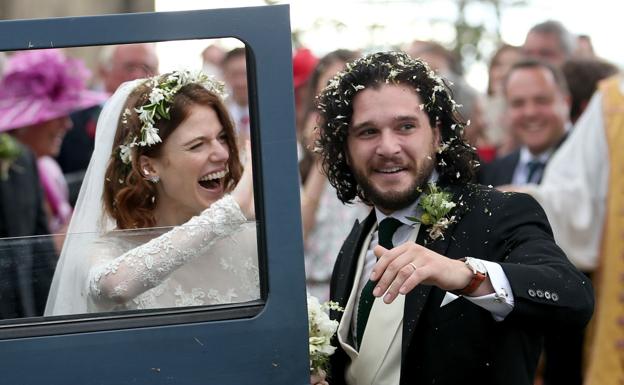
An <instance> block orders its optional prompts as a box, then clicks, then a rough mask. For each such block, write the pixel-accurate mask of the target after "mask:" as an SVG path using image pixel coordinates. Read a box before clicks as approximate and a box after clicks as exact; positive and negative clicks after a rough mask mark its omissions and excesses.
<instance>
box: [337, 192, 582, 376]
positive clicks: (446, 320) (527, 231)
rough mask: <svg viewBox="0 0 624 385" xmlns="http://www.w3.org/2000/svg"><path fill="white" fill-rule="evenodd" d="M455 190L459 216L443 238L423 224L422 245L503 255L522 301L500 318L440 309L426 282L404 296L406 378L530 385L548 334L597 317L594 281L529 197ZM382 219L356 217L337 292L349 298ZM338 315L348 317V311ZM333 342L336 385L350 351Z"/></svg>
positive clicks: (465, 307)
mask: <svg viewBox="0 0 624 385" xmlns="http://www.w3.org/2000/svg"><path fill="white" fill-rule="evenodd" d="M442 187H443V186H442ZM447 189H449V190H450V191H452V192H453V196H454V201H455V202H457V203H459V202H461V204H459V205H458V206H457V207H456V208H455V209H454V211H453V212H452V213H451V214H450V215H456V217H457V219H458V222H457V223H455V224H453V225H451V227H449V228H448V229H447V230H446V231H445V234H444V235H445V238H444V239H437V240H435V241H431V240H430V239H429V238H428V236H427V234H426V228H421V230H420V232H419V235H418V238H417V243H419V244H423V245H425V246H426V247H427V248H429V249H431V250H434V251H436V252H438V253H440V254H442V255H445V256H447V257H449V258H453V259H459V258H462V257H466V256H472V257H476V258H480V259H485V260H489V261H495V262H497V263H499V264H500V265H501V266H502V268H503V271H504V272H505V275H506V276H507V278H508V280H509V282H510V284H511V288H512V291H513V296H514V299H515V305H514V308H513V311H512V312H511V313H510V314H509V315H508V316H507V317H506V318H505V320H503V321H502V322H496V321H495V320H494V319H493V317H492V315H491V313H490V312H489V311H487V310H485V309H483V308H481V307H479V306H477V305H475V304H473V303H471V302H469V301H467V300H465V299H464V298H459V299H457V300H455V301H453V302H451V303H449V304H447V305H446V306H444V307H440V304H441V302H442V299H443V297H444V295H445V292H444V291H443V290H441V289H439V288H437V287H432V286H428V285H419V286H417V287H416V288H415V289H414V290H413V291H412V292H410V293H408V294H407V296H406V300H405V310H404V319H403V340H402V349H403V354H402V365H401V384H403V385H407V384H437V385H457V384H462V385H463V384H475V385H477V384H479V385H483V384H492V385H494V384H497V385H500V384H512V385H514V384H517V385H531V384H532V383H533V378H534V374H535V369H536V366H537V361H538V358H539V355H540V352H541V348H542V340H543V336H544V334H545V333H547V332H548V331H549V330H553V329H556V328H559V327H561V326H562V325H566V326H570V327H575V328H582V327H583V326H584V325H585V324H586V323H587V322H588V321H589V319H590V317H591V315H592V312H593V304H594V299H593V290H592V287H591V284H590V283H589V281H588V280H587V279H586V278H585V277H584V276H583V275H582V274H581V273H580V272H578V271H577V270H576V269H575V268H574V266H572V265H571V264H570V262H569V261H568V259H567V258H566V256H565V254H564V253H563V251H562V250H561V249H560V248H559V247H558V246H557V245H556V244H555V242H554V240H553V236H552V231H551V229H550V226H549V224H548V221H547V219H546V215H545V213H544V211H543V210H542V209H541V207H540V206H539V204H538V203H537V202H536V201H535V200H534V199H533V198H531V197H530V196H528V195H525V194H511V193H501V192H498V191H496V190H492V189H488V188H485V187H483V186H478V185H468V186H447ZM374 223H375V218H374V213H371V215H369V217H368V218H367V219H366V220H365V221H364V222H363V223H356V224H355V225H354V227H353V229H352V231H351V234H350V235H349V237H348V238H347V239H346V240H345V242H344V245H343V247H342V250H341V251H340V254H339V256H338V259H337V261H336V264H335V267H334V272H333V276H332V280H331V294H330V297H331V299H332V300H334V301H337V302H338V303H339V304H340V305H342V306H345V305H346V302H347V300H348V298H349V294H350V293H351V290H352V288H353V285H354V282H353V281H354V276H355V268H356V264H357V256H358V252H359V250H360V249H361V248H362V247H367V245H364V244H363V243H364V238H365V235H366V233H367V231H369V230H370V228H371V226H373V224H374ZM356 286H357V285H356ZM547 292H548V294H545V293H547ZM331 315H332V318H334V319H338V320H340V318H341V315H342V314H341V313H339V312H332V314H331ZM334 343H335V344H336V346H338V349H337V351H336V353H335V354H334V355H333V356H332V357H331V379H330V383H331V384H344V371H345V367H346V365H347V364H348V361H349V357H348V355H347V354H346V353H345V352H344V351H343V350H341V348H340V346H339V344H337V341H334Z"/></svg>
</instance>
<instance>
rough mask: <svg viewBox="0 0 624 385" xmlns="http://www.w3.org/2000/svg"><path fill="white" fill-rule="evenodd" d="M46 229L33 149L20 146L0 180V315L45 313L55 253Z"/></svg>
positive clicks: (28, 315) (19, 315) (16, 315)
mask: <svg viewBox="0 0 624 385" xmlns="http://www.w3.org/2000/svg"><path fill="white" fill-rule="evenodd" d="M46 234H48V228H47V220H46V214H45V211H44V209H43V193H42V189H41V185H40V183H39V175H38V171H37V163H36V160H35V157H34V156H33V154H32V153H31V152H30V151H29V150H28V149H26V148H25V147H22V151H21V154H20V156H19V158H18V159H16V161H15V162H14V163H13V165H12V167H11V169H10V171H9V176H8V179H7V180H0V237H2V238H3V239H0V318H2V319H4V318H17V317H31V316H38V315H42V314H43V310H44V307H45V302H46V300H47V297H48V290H49V287H50V283H51V281H52V276H53V275H54V268H55V264H56V259H57V256H56V253H55V250H54V245H53V243H52V241H51V239H50V238H49V237H45V238H42V237H31V238H23V237H25V236H32V235H46Z"/></svg>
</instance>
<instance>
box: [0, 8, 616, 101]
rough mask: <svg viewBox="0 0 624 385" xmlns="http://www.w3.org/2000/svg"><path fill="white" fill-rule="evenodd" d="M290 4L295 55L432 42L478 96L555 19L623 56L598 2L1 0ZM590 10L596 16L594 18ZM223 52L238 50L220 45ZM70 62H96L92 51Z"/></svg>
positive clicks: (175, 51)
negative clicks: (303, 50)
mask: <svg viewBox="0 0 624 385" xmlns="http://www.w3.org/2000/svg"><path fill="white" fill-rule="evenodd" d="M267 4H289V5H290V13H291V28H292V39H293V48H294V49H296V48H298V47H301V46H303V47H307V48H309V49H310V50H311V51H312V52H314V54H315V55H317V56H319V57H320V56H323V55H324V54H326V53H328V52H331V51H333V50H335V49H338V48H349V49H353V50H359V51H362V52H370V51H374V50H380V49H390V48H401V47H403V48H404V47H406V46H407V45H409V44H410V43H411V42H412V41H413V40H416V39H417V40H435V41H436V42H438V43H440V44H442V45H443V46H444V47H445V48H447V49H449V50H451V51H452V52H453V53H454V54H455V55H456V57H458V58H459V63H460V66H461V67H460V68H457V69H456V70H457V71H460V72H461V73H463V75H464V77H465V79H466V81H467V82H468V83H469V84H470V85H471V86H473V87H474V88H476V89H477V90H478V91H481V92H485V90H486V87H487V62H488V60H489V58H490V57H491V56H492V54H493V53H494V51H495V50H496V48H497V47H499V46H500V44H501V43H502V42H504V43H508V44H512V45H522V43H523V41H524V38H525V36H526V34H527V32H528V30H529V29H530V28H531V27H532V26H533V25H535V24H537V23H539V22H542V21H544V20H548V19H554V20H558V21H560V22H561V23H563V25H565V26H566V28H568V29H569V30H570V32H572V33H574V34H577V35H586V36H588V37H589V38H590V40H591V42H592V44H593V47H594V50H595V52H596V55H597V56H599V57H601V58H604V59H606V60H608V61H610V62H612V63H614V64H616V65H618V66H620V67H621V66H622V65H623V64H624V51H623V50H621V49H619V46H618V45H617V44H613V43H612V41H613V40H612V39H611V38H610V37H609V33H613V31H614V26H617V25H618V23H619V22H620V20H619V18H620V15H621V12H619V11H620V10H621V9H622V8H624V3H621V2H613V1H608V0H594V1H592V2H591V6H590V5H589V3H588V2H586V1H576V0H573V1H566V0H548V1H543V0H340V1H334V0H316V1H309V0H290V1H283V0H175V1H172V0H109V1H95V0H90V1H85V0H47V1H45V2H41V1H36V0H4V1H2V2H0V19H25V18H26V19H28V18H45V17H63V16H84V15H99V14H112V13H126V12H150V11H161V12H168V11H179V10H191V9H210V8H225V7H248V6H262V5H267ZM589 8H591V9H592V13H593V14H595V15H597V16H590V15H589V12H588V10H589ZM221 45H223V46H224V48H233V47H234V46H236V45H240V43H238V42H236V41H230V42H227V41H223V42H222V43H221ZM203 48H205V43H200V42H192V41H190V42H177V43H176V44H171V43H170V44H166V43H162V44H160V45H159V47H158V55H159V59H160V69H161V71H162V72H166V71H169V70H172V69H175V68H180V67H187V68H188V67H196V68H201V65H202V61H201V58H200V56H199V55H198V51H199V52H201V50H202V49H203ZM72 54H73V55H77V56H80V57H81V58H83V59H84V60H86V62H87V64H88V65H89V66H93V64H94V63H95V59H94V55H93V53H92V50H91V51H89V50H88V49H77V50H75V51H74V52H72Z"/></svg>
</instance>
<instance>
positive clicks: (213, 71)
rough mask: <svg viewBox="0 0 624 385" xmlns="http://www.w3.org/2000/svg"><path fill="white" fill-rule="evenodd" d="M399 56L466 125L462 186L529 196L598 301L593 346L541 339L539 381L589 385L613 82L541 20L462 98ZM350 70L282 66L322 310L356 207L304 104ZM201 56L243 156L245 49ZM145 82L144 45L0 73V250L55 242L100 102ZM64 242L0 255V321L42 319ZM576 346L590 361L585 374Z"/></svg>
mask: <svg viewBox="0 0 624 385" xmlns="http://www.w3.org/2000/svg"><path fill="white" fill-rule="evenodd" d="M402 49H403V50H404V51H405V52H407V53H408V54H409V55H411V56H412V57H414V58H421V59H423V60H424V61H426V62H427V63H428V64H429V66H430V68H431V69H432V70H433V71H435V72H436V73H437V74H438V75H440V76H442V77H443V78H445V79H447V80H448V81H449V84H450V88H451V90H452V91H453V95H454V98H455V100H456V101H457V103H458V104H459V105H460V107H459V111H460V113H461V114H462V115H463V116H464V117H465V118H466V119H467V120H469V121H470V124H469V125H468V126H467V127H466V130H465V137H464V139H465V140H466V141H467V142H468V143H469V144H470V145H471V146H473V147H475V148H476V150H477V153H478V155H479V161H480V163H481V167H480V168H479V169H478V174H477V177H476V180H475V181H474V182H476V183H482V184H485V185H492V186H494V187H498V188H500V189H502V190H505V191H523V192H528V193H530V194H532V195H534V196H535V197H536V199H537V200H538V201H539V202H540V203H541V204H542V206H543V207H544V209H545V211H546V213H547V215H548V216H549V220H550V221H551V223H552V224H553V230H554V234H555V239H556V240H557V241H558V242H559V244H560V246H561V247H562V248H563V249H564V251H566V254H567V255H568V257H569V258H570V260H571V261H572V263H574V264H575V265H576V267H577V268H578V269H580V270H581V271H583V272H584V273H585V274H586V275H587V277H588V279H592V280H593V281H594V284H595V285H596V287H597V289H598V293H599V295H600V297H598V298H597V301H596V303H597V308H596V315H595V316H594V322H593V324H592V326H591V327H593V329H592V330H593V334H592V336H594V338H593V339H592V340H591V341H589V340H588V339H586V338H585V337H584V331H580V330H556V331H551V332H549V333H548V334H547V337H546V339H545V349H544V355H543V365H542V366H543V369H542V374H541V376H540V379H543V382H544V384H581V383H583V373H587V374H588V376H587V378H586V380H587V381H595V382H589V383H596V384H600V383H604V382H601V380H600V378H601V377H600V376H602V375H605V373H608V372H609V370H608V369H604V367H602V366H599V364H598V363H597V362H605V361H604V360H608V358H607V357H610V359H611V360H616V359H617V356H618V354H622V352H621V349H623V348H624V343H623V341H624V329H623V328H622V326H621V318H620V316H622V315H624V301H622V300H621V298H622V296H621V294H620V293H621V288H620V286H621V284H622V283H621V282H622V279H621V277H622V276H624V275H621V274H622V273H624V262H622V258H621V256H622V253H623V252H624V250H623V247H622V244H624V241H622V238H621V234H620V233H616V232H617V231H618V229H621V226H618V224H622V223H621V222H622V219H621V218H622V214H621V210H622V207H624V206H623V205H624V202H623V200H622V198H621V197H618V196H617V191H619V192H620V193H621V186H623V185H624V184H623V183H624V182H623V181H622V176H621V174H622V171H621V165H622V164H624V163H622V159H621V155H619V154H621V150H620V149H618V147H616V146H615V144H617V143H619V144H620V145H621V144H622V143H621V142H622V137H624V135H622V134H623V133H624V127H623V125H624V119H622V118H621V117H622V110H624V108H623V107H622V106H624V96H623V94H624V87H622V82H621V80H620V78H619V77H618V71H619V69H618V68H617V67H616V66H615V65H613V64H611V63H608V62H607V61H605V60H603V59H601V58H599V57H598V56H596V54H595V53H594V52H593V49H592V48H591V41H590V40H589V37H587V36H575V35H573V34H572V33H570V32H569V31H568V30H567V29H566V28H565V27H564V26H563V25H562V24H560V23H558V22H556V21H546V22H543V23H540V24H538V25H536V26H534V27H533V28H531V29H530V30H529V32H528V33H527V35H526V39H525V41H524V44H523V45H522V46H513V45H509V44H502V45H501V46H500V47H499V48H498V50H496V52H495V53H494V54H493V55H492V57H491V60H490V62H489V72H488V75H489V79H488V86H487V91H486V93H484V94H480V93H479V92H477V91H476V90H475V89H473V88H472V87H471V86H470V85H468V83H467V82H466V81H465V80H464V79H463V77H462V69H461V63H459V62H458V60H457V58H455V56H454V55H453V54H452V52H451V51H449V50H447V49H446V48H445V47H444V46H443V45H441V44H439V43H437V42H434V41H422V40H416V41H413V42H412V43H410V44H409V45H407V46H405V47H402ZM361 56H362V53H361V52H359V51H357V50H349V49H340V50H336V51H333V52H330V53H328V54H326V55H324V56H321V55H317V54H316V53H314V52H312V51H310V50H309V49H306V48H299V49H296V50H295V51H294V53H293V79H294V87H295V90H294V94H295V106H296V122H295V125H296V132H297V138H298V154H299V165H300V181H301V190H300V191H301V211H302V222H303V229H302V231H303V239H304V252H305V266H306V280H307V288H308V291H309V292H310V293H311V294H313V295H315V296H317V297H319V298H320V299H321V300H326V299H328V297H329V282H330V278H331V274H332V268H333V264H334V261H335V259H336V256H337V255H338V252H339V249H340V246H341V244H342V242H343V240H344V239H345V238H346V237H347V235H348V234H347V233H348V231H349V229H350V224H351V223H353V222H355V221H356V220H360V221H361V220H363V219H364V218H365V217H366V215H367V213H368V212H369V210H370V208H369V207H367V206H366V205H365V204H364V203H362V202H356V203H354V204H353V205H344V204H343V203H342V202H340V201H339V200H338V198H337V196H336V192H335V190H334V188H333V187H332V186H331V185H330V184H329V183H328V180H327V177H326V176H325V175H324V173H323V172H322V171H321V167H320V160H319V159H318V155H316V154H315V152H314V151H313V150H314V146H315V141H316V140H317V139H318V138H317V135H318V132H317V129H316V126H317V123H318V119H319V117H318V110H317V95H319V93H320V92H321V90H322V89H323V88H324V87H325V86H326V85H327V84H328V82H329V81H330V79H331V78H332V77H333V76H334V75H335V74H337V73H339V72H340V71H343V70H344V69H345V66H346V65H347V63H349V62H350V61H352V60H354V59H357V58H359V57H361ZM201 57H202V59H203V70H204V71H205V72H206V73H208V74H210V75H212V76H215V77H217V78H219V79H222V80H223V81H224V82H225V83H226V85H227V88H228V94H229V97H228V99H227V100H226V103H225V105H226V107H227V109H228V112H229V114H230V115H231V117H232V121H233V126H234V129H235V131H236V134H237V135H238V138H239V139H238V140H239V141H238V145H239V148H241V149H242V148H243V144H244V143H245V140H246V139H247V138H249V136H250V123H251V122H250V115H249V92H248V86H247V81H248V77H247V58H246V50H245V48H235V49H232V50H229V51H227V50H225V49H224V48H223V47H221V46H219V45H218V44H212V45H210V46H209V47H207V48H206V49H205V50H204V51H203V52H202V53H201ZM158 73H159V65H158V56H157V54H156V50H155V46H154V45H153V44H148V43H145V44H131V45H119V46H111V47H105V48H104V49H102V51H101V57H100V58H99V62H98V68H97V70H96V71H95V74H96V76H95V77H93V78H92V77H91V74H90V73H89V71H88V70H87V69H86V68H85V67H84V65H83V64H82V63H81V62H80V61H79V60H77V59H73V58H70V57H68V56H66V54H64V53H63V52H62V51H61V50H41V51H24V52H20V53H15V54H12V55H10V56H9V57H8V58H7V60H6V63H5V64H4V66H3V74H2V79H1V84H0V132H1V134H0V136H1V138H0V171H1V173H0V236H2V237H24V236H30V235H46V234H57V233H64V232H65V230H66V228H67V225H68V223H69V220H70V218H71V215H72V208H73V206H74V204H75V202H76V197H77V196H78V191H79V190H80V185H81V182H82V180H83V177H84V175H85V172H86V170H87V166H88V164H89V160H90V158H91V153H92V152H93V148H94V141H95V131H96V130H95V128H96V123H97V120H98V116H99V114H100V112H101V110H102V106H103V103H104V102H105V101H106V100H107V98H108V97H110V95H112V94H113V93H115V91H116V90H117V89H118V87H119V86H120V85H121V84H122V83H124V82H126V81H130V80H134V79H138V78H145V77H150V76H154V75H157V74H158ZM89 84H92V85H95V86H94V87H92V88H89ZM597 90H598V92H596V91H597ZM586 109H587V110H588V111H587V112H584V111H585V110H586ZM614 149H616V150H614ZM592 167H595V168H592ZM617 173H619V174H617ZM578 191H580V192H578ZM607 202H608V203H607ZM618 208H619V210H620V211H617V210H618ZM605 224H606V225H605ZM610 237H611V238H610ZM63 240H64V238H63V237H62V236H60V237H49V238H47V237H41V238H40V239H39V241H37V242H29V243H28V244H26V243H23V242H22V243H21V244H16V245H14V246H13V247H3V248H0V250H1V251H0V318H4V319H6V318H19V317H30V316H39V315H42V314H43V307H44V306H45V301H46V297H47V290H48V288H49V285H50V282H51V278H52V275H53V274H54V267H55V263H56V258H57V256H58V255H59V254H60V252H61V248H62V245H63ZM603 298H604V300H603ZM620 310H621V311H620ZM588 342H593V344H592V343H589V344H588ZM584 346H585V347H588V350H587V351H588V352H590V354H589V355H587V356H586V357H591V358H590V359H587V360H586V361H584V360H583V349H584ZM618 352H619V353H618ZM614 357H616V358H614ZM603 365H604V364H603ZM613 365H617V363H615V364H613ZM607 367H608V366H607ZM584 368H585V369H587V370H588V371H587V372H583V369H584ZM606 375H608V374H606Z"/></svg>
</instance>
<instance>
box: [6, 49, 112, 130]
mask: <svg viewBox="0 0 624 385" xmlns="http://www.w3.org/2000/svg"><path fill="white" fill-rule="evenodd" d="M89 76H90V71H89V70H88V69H87V68H86V67H85V65H84V64H83V62H82V61H80V60H78V59H73V58H68V57H66V56H65V55H64V54H63V53H62V52H61V51H60V50H58V49H46V50H33V51H23V52H18V53H15V54H13V55H12V56H11V57H9V59H8V60H7V62H6V66H5V68H4V76H3V77H2V80H0V132H3V131H9V130H12V129H15V128H20V127H25V126H30V125H33V124H38V123H43V122H47V121H49V120H52V119H56V118H59V117H62V116H66V115H69V114H70V113H71V112H73V111H77V110H81V109H85V108H89V107H93V106H95V105H97V104H99V103H101V102H103V101H104V100H106V98H107V97H108V95H107V94H105V93H102V92H96V91H90V90H88V89H87V86H86V80H87V79H88V78H89Z"/></svg>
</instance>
